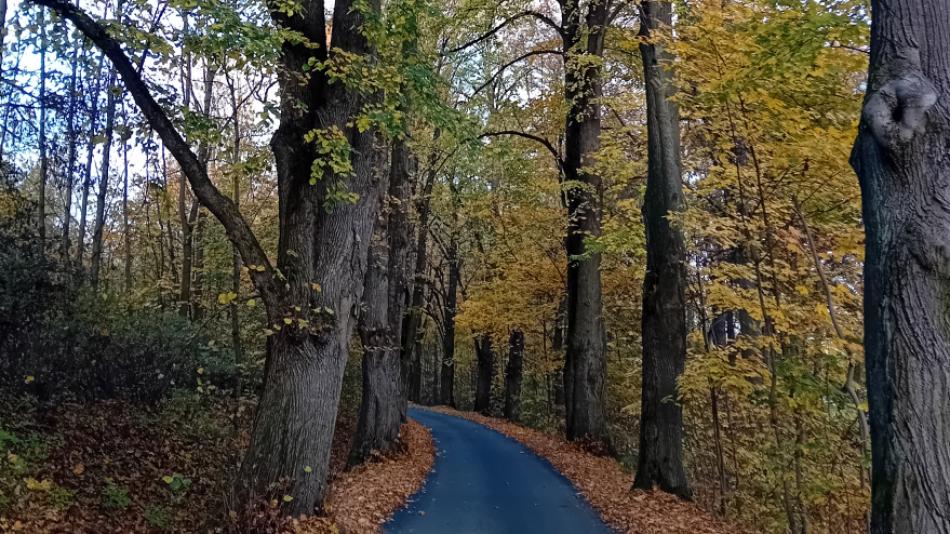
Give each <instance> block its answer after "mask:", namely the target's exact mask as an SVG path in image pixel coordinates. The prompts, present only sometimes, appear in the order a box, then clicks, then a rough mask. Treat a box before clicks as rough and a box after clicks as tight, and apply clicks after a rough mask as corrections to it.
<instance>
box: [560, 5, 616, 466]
mask: <svg viewBox="0 0 950 534" xmlns="http://www.w3.org/2000/svg"><path fill="white" fill-rule="evenodd" d="M586 7H587V11H588V13H586V17H584V14H583V13H581V5H580V3H579V2H578V1H577V0H568V1H567V2H565V3H564V4H563V17H562V18H563V19H564V22H563V26H564V28H563V30H564V34H565V42H564V50H565V51H574V50H580V51H577V52H571V55H569V56H568V58H567V59H566V60H565V69H564V72H565V75H564V76H565V80H564V82H565V83H564V87H565V98H566V100H567V103H568V115H567V120H566V125H565V136H564V162H563V166H564V168H563V173H564V177H563V178H564V182H565V184H566V187H567V191H566V193H565V195H566V197H567V210H568V225H567V236H566V238H565V248H566V251H567V258H568V263H567V339H566V349H567V350H566V354H565V365H564V393H565V401H566V404H565V407H566V431H567V437H568V439H571V440H581V441H586V442H588V443H590V444H591V445H592V446H593V447H594V448H609V443H610V440H609V437H608V435H607V422H606V418H605V405H604V396H605V388H604V381H605V378H606V366H607V361H606V350H607V335H606V332H605V330H604V320H603V302H602V287H601V278H600V259H601V255H600V252H599V251H597V250H596V249H593V250H591V249H588V247H587V243H586V242H587V240H588V239H591V238H597V237H598V236H600V232H601V222H600V221H601V204H602V201H603V181H602V179H601V177H600V176H599V175H597V174H596V173H595V172H593V171H592V170H591V169H590V166H591V165H592V164H593V163H594V154H595V153H596V152H597V150H598V149H599V148H600V104H599V103H598V102H597V101H598V99H599V98H600V96H601V94H602V87H601V68H600V66H599V62H598V61H596V60H591V59H589V58H590V57H593V58H600V57H602V56H603V51H604V31H605V27H606V23H607V19H608V7H607V2H606V0H595V1H593V2H591V3H590V4H589V5H587V6H586ZM582 17H584V18H585V19H586V22H587V24H586V26H587V27H586V28H584V27H583V25H582V24H581V18H582ZM582 38H584V39H586V43H584V44H583V45H581V39H582Z"/></svg>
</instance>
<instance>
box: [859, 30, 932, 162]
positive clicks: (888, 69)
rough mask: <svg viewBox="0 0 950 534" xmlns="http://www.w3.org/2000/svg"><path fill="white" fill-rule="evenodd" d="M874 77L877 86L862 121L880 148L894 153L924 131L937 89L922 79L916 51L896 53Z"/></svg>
mask: <svg viewBox="0 0 950 534" xmlns="http://www.w3.org/2000/svg"><path fill="white" fill-rule="evenodd" d="M875 78H877V80H876V82H877V83H875V84H874V85H878V84H880V86H879V87H877V88H876V89H872V92H871V93H869V94H868V98H867V102H865V104H864V112H863V118H864V121H865V123H866V124H867V125H868V127H869V129H870V132H871V134H872V135H873V136H874V139H875V140H876V141H877V142H878V143H879V144H880V145H882V146H883V147H885V148H888V149H890V150H896V149H898V148H900V147H902V146H905V145H907V144H908V143H910V141H911V140H912V139H913V138H914V136H915V135H917V134H920V133H923V132H924V131H925V130H926V126H927V112H928V111H929V110H930V108H932V107H933V105H934V104H935V103H936V102H937V88H936V87H935V86H934V84H933V82H931V81H930V80H929V79H927V77H926V76H924V73H923V71H922V70H921V68H920V51H919V50H918V49H917V48H903V49H900V50H898V51H897V53H896V55H895V57H894V58H892V59H891V61H889V62H888V63H887V64H886V65H885V66H884V67H883V69H882V71H881V72H880V73H879V74H878V75H877V76H875Z"/></svg>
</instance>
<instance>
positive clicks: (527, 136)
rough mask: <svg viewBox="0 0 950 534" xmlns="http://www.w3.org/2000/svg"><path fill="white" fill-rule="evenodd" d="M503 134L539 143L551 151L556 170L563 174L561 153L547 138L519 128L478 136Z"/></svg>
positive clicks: (482, 137) (481, 137)
mask: <svg viewBox="0 0 950 534" xmlns="http://www.w3.org/2000/svg"><path fill="white" fill-rule="evenodd" d="M503 135H510V136H514V137H522V138H524V139H530V140H531V141H534V142H536V143H539V144H540V145H541V146H543V147H544V148H546V149H547V150H548V152H550V153H551V155H552V156H554V161H555V162H556V163H557V169H558V172H560V173H561V175H562V176H563V175H564V160H563V159H561V155H560V154H559V153H558V151H557V149H556V148H555V147H554V145H553V144H551V142H550V141H548V140H547V139H545V138H543V137H541V136H539V135H534V134H529V133H527V132H522V131H519V130H500V131H497V132H485V133H483V134H481V135H479V136H478V138H479V139H485V138H488V137H501V136H503Z"/></svg>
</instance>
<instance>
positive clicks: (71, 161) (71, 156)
mask: <svg viewBox="0 0 950 534" xmlns="http://www.w3.org/2000/svg"><path fill="white" fill-rule="evenodd" d="M2 1H5V0H0V2H2ZM0 32H2V30H0ZM2 45H3V43H2V42H0V48H2ZM80 46H81V45H80V44H77V45H76V46H75V47H74V48H73V55H72V59H71V61H70V63H71V65H70V72H69V86H68V87H69V89H68V91H69V94H68V95H67V97H66V106H67V108H66V136H67V137H68V140H67V141H66V142H67V143H69V145H68V147H67V149H66V150H67V152H66V176H65V180H64V184H63V190H64V193H65V197H66V198H65V199H64V202H63V203H64V205H65V210H64V214H63V245H62V246H63V250H62V254H61V256H62V259H63V262H64V264H66V265H68V264H69V229H70V226H71V224H72V220H73V213H72V211H73V188H74V187H75V182H76V180H75V172H76V144H77V143H78V141H79V139H78V137H79V136H78V135H77V134H76V107H77V102H76V96H77V95H76V79H77V77H78V71H79V48H80Z"/></svg>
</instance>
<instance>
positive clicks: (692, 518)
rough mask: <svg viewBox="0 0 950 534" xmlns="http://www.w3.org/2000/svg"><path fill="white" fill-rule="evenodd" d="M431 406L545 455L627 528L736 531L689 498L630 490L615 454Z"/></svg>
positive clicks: (666, 532)
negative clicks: (603, 452) (611, 454)
mask: <svg viewBox="0 0 950 534" xmlns="http://www.w3.org/2000/svg"><path fill="white" fill-rule="evenodd" d="M430 409H432V410H434V411H437V412H440V413H445V414H449V415H454V416H457V417H462V418H465V419H468V420H470V421H474V422H476V423H479V424H482V425H484V426H487V427H489V428H492V429H494V430H496V431H498V432H500V433H501V434H504V435H506V436H508V437H510V438H512V439H514V440H516V441H518V442H520V443H521V444H522V445H524V446H525V447H527V448H528V449H530V450H531V451H533V452H534V453H535V454H537V455H538V456H540V457H541V458H544V459H546V460H547V461H549V462H550V463H551V465H552V466H553V467H554V468H555V469H557V470H558V471H559V472H560V473H561V474H562V475H564V476H565V477H566V478H567V479H568V480H570V481H571V483H573V485H574V487H575V488H576V489H577V491H578V492H579V493H580V494H581V495H583V497H584V498H585V499H586V500H587V502H589V503H590V504H591V506H593V507H594V509H595V510H597V512H598V513H599V514H600V516H601V518H602V519H603V520H604V522H605V523H607V524H608V525H610V526H611V527H613V528H614V529H616V530H617V531H618V532H626V533H629V534H738V533H742V532H744V530H743V529H741V528H739V527H736V526H733V525H729V524H727V523H725V522H723V521H722V520H720V519H719V518H717V517H715V516H714V515H712V514H710V513H709V512H707V511H705V510H703V509H702V508H700V507H699V506H697V505H696V504H693V503H689V502H684V501H681V500H679V499H677V498H676V497H673V496H671V495H669V494H666V493H663V492H660V491H651V492H645V491H631V486H632V484H633V475H632V474H630V473H629V472H627V471H625V470H624V469H623V466H621V464H620V463H619V462H617V461H616V460H615V459H613V458H610V457H605V456H597V455H594V454H591V453H590V452H587V451H585V450H583V449H582V448H581V447H580V446H578V445H576V444H573V443H570V442H567V441H565V440H564V439H561V438H557V437H554V436H551V435H549V434H545V433H544V432H541V431H539V430H534V429H530V428H526V427H523V426H520V425H516V424H513V423H510V422H508V421H505V420H503V419H496V418H492V417H486V416H483V415H480V414H477V413H473V412H460V411H458V410H452V409H449V408H445V407H436V408H430Z"/></svg>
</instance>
